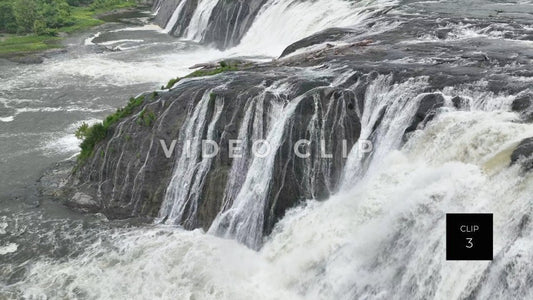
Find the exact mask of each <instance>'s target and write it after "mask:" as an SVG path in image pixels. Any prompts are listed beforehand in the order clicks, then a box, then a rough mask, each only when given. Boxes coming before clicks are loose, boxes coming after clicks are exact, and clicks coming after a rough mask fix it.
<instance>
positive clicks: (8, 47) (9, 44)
mask: <svg viewBox="0 0 533 300" xmlns="http://www.w3.org/2000/svg"><path fill="white" fill-rule="evenodd" d="M60 40H61V38H59V37H52V36H36V35H26V36H16V35H13V36H7V37H6V38H5V39H4V40H3V41H1V42H0V54H13V53H27V52H35V51H42V50H47V49H53V48H61V45H60V43H59V41H60Z"/></svg>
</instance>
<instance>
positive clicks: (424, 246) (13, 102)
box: [0, 0, 533, 299]
mask: <svg viewBox="0 0 533 300" xmlns="http://www.w3.org/2000/svg"><path fill="white" fill-rule="evenodd" d="M184 2H185V0H182V2H180V4H178V7H177V8H176V10H181V9H183V7H184V6H181V5H185V4H184ZM440 2H443V3H444V4H442V5H445V4H446V3H445V2H446V1H440ZM440 2H439V3H440ZM215 4H216V1H210V0H202V1H199V7H200V8H199V9H198V10H197V11H196V14H195V15H193V16H192V19H191V22H190V23H191V25H190V27H189V28H188V30H187V31H186V33H185V35H184V37H182V38H175V37H171V36H169V35H167V33H168V32H170V31H171V30H172V25H167V26H165V28H160V27H156V26H154V25H152V24H147V25H144V26H139V27H132V26H131V25H125V24H116V23H113V24H107V25H104V26H101V27H98V28H96V29H94V30H93V31H91V32H87V33H83V34H80V35H77V36H74V37H71V38H68V39H67V40H66V44H67V46H66V49H67V52H66V53H62V54H59V55H55V56H52V57H50V58H48V59H45V61H44V62H43V63H42V64H39V65H20V64H15V63H12V62H8V61H5V60H1V61H0V69H1V71H2V72H0V139H1V141H2V143H1V144H0V163H1V172H0V204H1V205H2V208H1V209H0V237H1V239H0V275H1V276H0V277H2V278H5V279H1V280H0V298H2V297H4V298H7V299H11V298H13V299H16V298H26V299H40V298H48V299H59V298H64V299H125V298H127V299H154V298H156V299H159V298H160V299H466V298H471V299H488V298H495V299H529V298H531V297H533V290H532V289H531V288H530V287H529V284H528V281H527V280H528V278H530V277H531V276H532V271H531V268H530V267H529V264H530V262H531V260H532V259H533V250H532V246H533V241H532V238H531V237H532V232H531V224H530V222H529V221H528V218H529V217H530V215H531V213H532V206H531V199H530V198H531V195H533V175H531V173H524V172H523V171H522V170H521V169H520V166H519V165H513V166H510V155H511V152H512V149H514V147H516V145H517V144H518V143H519V142H520V141H521V140H523V139H525V138H528V137H531V136H533V125H532V124H531V123H523V122H521V121H520V120H521V119H520V116H519V114H518V113H516V112H511V103H512V101H513V100H514V99H516V97H517V95H516V94H514V93H512V92H503V93H494V92H491V91H488V90H485V89H487V82H484V81H483V80H481V81H480V82H478V83H477V84H465V85H463V86H460V87H445V88H444V89H442V90H437V91H432V92H436V93H441V94H442V95H443V97H444V99H445V105H444V107H442V108H440V109H439V113H438V114H437V115H436V116H435V118H434V119H433V120H432V121H431V122H429V123H428V125H427V127H426V128H424V130H417V131H415V132H414V133H413V134H412V135H411V136H409V139H408V140H407V141H406V142H405V141H404V140H403V134H404V131H405V128H406V127H407V126H408V125H409V123H410V122H411V121H412V119H413V118H414V116H415V114H416V110H417V108H418V104H419V101H420V100H421V99H422V97H423V96H424V95H425V94H426V93H427V88H428V85H429V83H430V81H431V78H428V76H417V77H413V78H410V79H408V80H405V81H403V82H400V83H395V82H394V81H393V75H392V74H391V75H379V76H376V77H375V78H373V79H372V80H371V82H370V84H369V88H368V89H367V91H366V93H365V95H364V96H365V98H366V99H367V101H368V102H367V103H368V104H366V105H367V107H366V109H365V110H364V112H363V114H362V115H361V116H360V117H361V125H362V130H361V137H360V138H361V139H372V140H373V142H374V147H375V151H374V153H373V154H372V155H371V157H370V158H368V157H366V159H363V156H361V155H360V153H357V149H359V148H358V147H354V148H353V149H354V150H353V151H352V152H351V153H350V156H349V159H348V162H347V165H346V167H345V169H344V170H343V171H342V173H343V176H342V178H343V183H342V184H341V187H340V189H339V191H338V192H337V193H335V194H334V195H333V196H331V197H330V198H329V199H327V200H326V201H317V200H312V199H309V200H307V201H304V202H303V203H302V204H301V205H299V206H297V207H295V208H293V209H291V210H289V211H288V212H287V213H286V215H285V217H283V218H282V219H281V220H280V221H279V222H278V223H277V224H276V226H275V228H274V231H273V232H272V234H271V235H269V236H267V237H263V236H262V231H261V229H262V225H263V224H262V223H259V221H260V220H261V213H262V211H263V208H264V207H263V206H262V202H261V201H263V200H264V199H262V198H261V197H262V195H261V194H260V193H259V192H257V191H258V190H259V189H261V188H264V187H265V186H268V184H269V182H270V180H271V176H272V175H271V174H270V173H269V172H271V171H272V168H273V166H272V164H273V161H271V160H269V158H267V159H264V160H261V159H257V160H254V161H252V162H249V165H247V168H248V169H249V170H251V172H250V171H249V172H248V173H247V174H249V175H250V174H251V175H253V176H251V177H249V178H247V179H246V181H245V182H243V183H242V187H241V189H240V190H239V193H237V194H235V195H221V197H233V198H232V199H235V200H234V201H233V202H232V203H231V205H232V207H231V209H229V210H227V211H225V212H224V213H223V214H221V215H219V216H218V217H217V219H216V221H215V222H214V225H213V226H212V227H211V229H210V230H209V233H205V232H203V230H199V229H198V230H194V231H185V230H183V229H181V228H179V227H178V226H173V225H164V224H158V225H155V224H154V225H147V224H145V223H143V222H141V221H139V222H138V221H137V220H130V221H109V220H107V219H106V218H105V217H104V216H103V215H101V214H89V215H81V214H78V213H75V212H72V211H70V210H67V209H66V208H64V207H62V206H61V205H60V204H58V203H55V202H50V201H48V200H46V199H39V197H38V196H37V192H36V190H35V188H34V187H33V185H34V182H35V180H37V179H38V178H39V177H40V174H41V173H42V171H43V170H44V169H46V168H47V167H49V166H50V165H51V164H54V163H55V162H58V161H62V160H65V159H68V158H71V157H72V156H74V155H75V154H76V153H77V152H78V144H79V141H78V140H77V139H76V138H75V137H74V135H73V133H74V131H75V130H76V128H77V127H78V126H80V125H81V124H82V123H83V122H87V123H95V122H97V121H98V120H101V119H103V118H104V117H105V116H106V115H108V114H110V113H112V112H114V111H115V109H116V108H118V107H121V106H123V105H124V104H125V103H126V101H127V98H129V97H134V96H136V95H138V94H139V93H142V92H144V91H150V90H157V89H159V88H160V87H161V85H166V82H167V81H168V80H169V79H171V78H175V77H178V76H184V75H186V74H188V73H190V72H191V70H190V69H189V67H191V66H192V65H194V64H196V63H204V62H212V61H217V60H221V59H225V58H228V57H230V58H240V57H247V58H250V59H252V60H256V61H265V60H270V59H272V58H275V57H277V56H279V55H280V54H281V52H282V51H283V49H284V48H285V47H286V46H288V45H289V44H290V43H292V42H295V41H297V40H299V39H301V38H304V37H306V36H309V35H311V34H313V33H317V32H319V31H321V30H324V29H327V28H330V27H348V26H353V27H354V28H356V27H357V24H360V23H361V22H365V21H367V20H368V19H369V18H371V17H372V16H373V15H374V14H375V13H376V11H378V8H384V7H388V6H391V5H396V4H398V3H397V2H393V1H362V2H361V1H341V0H336V1H322V0H318V1H278V0H272V1H267V3H266V4H265V5H264V6H263V8H261V10H260V12H259V13H258V15H257V17H256V19H255V22H254V23H253V24H252V25H251V27H250V28H249V30H248V31H247V33H246V34H245V35H244V37H243V38H242V40H241V42H240V44H239V45H237V46H236V47H234V48H230V49H226V50H218V49H215V48H213V47H209V46H206V45H205V44H202V43H200V41H201V40H202V37H203V36H204V33H205V32H204V30H205V28H206V27H207V23H208V21H209V16H210V14H209V13H207V12H210V11H212V10H213V8H214V5H215ZM435 5H437V4H435ZM180 6H181V7H180ZM414 7H416V5H415V6H414ZM410 9H412V7H410ZM407 11H409V10H408V9H407ZM202 12H203V13H202ZM146 13H147V14H148V12H146ZM178 17H179V12H176V13H174V14H172V17H171V18H170V21H169V22H176V21H177V18H178ZM391 24H392V25H391ZM395 24H396V23H394V22H391V23H386V24H385V25H386V26H385V25H384V26H382V27H380V26H381V25H383V24H381V25H380V24H378V25H376V29H375V30H376V32H379V31H380V30H383V31H386V30H388V29H389V28H393V27H394V26H395ZM450 26H452V25H450ZM451 32H452V34H450V35H448V39H450V41H452V40H453V41H457V40H462V39H469V38H473V37H472V36H474V38H478V37H479V36H480V35H481V36H482V37H483V38H486V37H489V38H491V37H499V36H497V33H494V31H490V30H488V29H487V30H483V29H479V28H466V29H465V27H464V25H461V24H459V25H457V26H454V27H453V29H452V31H451ZM472 32H475V34H473V33H472ZM436 40H438V38H435V37H432V36H422V37H419V38H418V39H415V40H412V41H408V42H410V43H413V44H414V43H424V42H428V43H430V42H434V41H436ZM515 42H516V41H513V42H512V43H515ZM516 43H518V42H516ZM520 43H525V44H526V46H525V47H529V46H531V41H526V42H522V41H521V42H520ZM119 50H120V51H119ZM412 59H413V60H416V58H412ZM398 63H405V62H404V61H399V62H398ZM335 67H338V69H334V70H333V71H332V70H331V69H326V70H321V69H320V68H318V70H314V69H313V70H308V69H305V68H301V69H302V70H300V71H301V73H298V74H297V75H295V76H308V77H309V78H313V79H314V78H319V77H321V76H324V74H326V73H327V75H328V76H331V77H334V78H335V79H334V80H333V81H332V86H333V85H338V86H340V85H343V84H344V85H347V86H348V87H347V88H346V89H348V90H356V86H354V85H349V84H348V83H347V82H348V79H349V77H350V75H351V74H350V73H349V72H348V73H346V72H342V70H343V66H335ZM339 70H341V71H339ZM302 74H304V75H302ZM332 74H334V75H332ZM526 75H527V74H526ZM520 78H522V79H521V80H523V81H525V82H527V81H528V80H530V77H528V76H524V77H520ZM287 89H290V86H288V85H285V84H284V83H283V82H278V83H276V84H274V85H273V87H272V88H271V90H269V91H268V92H272V90H274V91H275V92H276V93H279V94H282V93H283V92H284V91H285V90H287ZM457 94H460V95H463V96H465V98H466V99H467V100H468V103H469V106H468V109H457V108H455V107H454V106H453V103H452V100H451V99H452V98H453V96H455V95H457ZM204 98H205V99H204V100H205V101H204V102H205V103H204V102H202V103H200V104H199V105H198V107H197V108H196V109H197V110H196V111H192V112H191V118H190V120H189V121H190V123H188V124H189V125H190V127H189V128H186V129H187V130H188V131H187V132H186V133H185V134H188V135H190V136H191V137H194V136H197V135H198V133H197V132H201V131H202V130H204V129H205V128H204V127H194V126H199V125H198V124H200V123H201V124H203V123H206V124H209V122H208V121H209V120H203V119H201V118H202V117H203V116H204V115H205V110H207V103H208V102H207V101H208V100H209V98H210V94H209V93H206V94H205V95H204ZM300 100H301V98H296V99H289V100H288V101H287V103H285V105H280V107H279V109H278V110H275V111H274V112H275V113H276V116H278V115H280V116H283V117H281V118H280V117H278V118H277V119H276V122H275V123H274V125H273V126H272V127H271V128H268V132H267V133H268V139H269V140H271V141H273V142H274V144H275V143H276V142H278V143H279V142H280V139H281V136H280V134H282V130H283V129H284V126H285V123H286V122H287V121H288V120H289V119H290V118H291V116H292V114H293V113H294V108H295V106H296V105H297V104H298V101H300ZM253 101H256V102H254V106H251V107H250V109H249V113H250V115H251V114H252V113H253V112H254V110H255V109H259V107H260V102H259V101H260V99H254V100H253ZM280 103H281V102H280ZM202 105H204V106H202ZM384 107H387V108H388V109H387V110H386V113H384V114H382V113H381V111H382V108H384ZM202 109H203V110H202ZM276 116H273V118H274V117H276ZM199 120H203V121H202V122H200V121H199ZM195 122H196V123H195ZM212 122H214V121H212ZM250 122H251V117H250ZM259 125H261V126H260V127H261V128H262V127H263V126H262V125H263V124H259ZM259 125H258V126H259ZM245 134H246V131H244V130H243V133H242V135H243V137H244V135H245ZM271 158H272V157H271ZM177 164H178V168H176V170H175V176H174V177H173V180H172V182H171V184H170V186H169V190H168V191H167V196H166V198H165V202H164V205H163V208H162V210H161V211H160V217H168V219H167V220H169V221H167V222H166V224H172V222H171V221H172V219H178V218H179V217H180V215H179V213H180V205H184V202H183V201H185V200H183V199H182V198H185V196H183V197H182V195H181V194H180V193H181V192H182V191H183V189H182V187H183V186H184V185H190V184H192V183H194V178H196V177H195V176H198V174H199V173H201V172H202V169H201V168H200V167H201V166H200V167H198V165H194V162H188V161H183V162H182V161H180V160H179V159H178V162H177ZM192 171H194V172H192ZM239 171H242V170H240V169H238V166H237V167H235V171H234V172H239ZM232 174H233V173H232ZM187 176H188V177H187ZM237 180H239V178H238V177H235V178H234V181H237ZM234 184H235V185H237V183H235V182H234ZM188 200H189V199H188ZM195 201H198V199H196V200H195ZM227 205H230V203H228V204H227ZM450 212H473V213H474V212H490V213H494V228H498V229H497V231H495V235H494V257H495V260H494V261H493V262H489V261H479V262H478V261H468V262H464V261H462V262H449V261H446V260H445V224H444V222H445V218H444V217H443V216H444V215H445V214H446V213H450ZM245 217H247V218H246V219H245V220H244V221H243V218H245ZM258 228H259V229H258ZM223 237H224V238H223ZM226 238H227V239H226ZM253 249H255V250H253Z"/></svg>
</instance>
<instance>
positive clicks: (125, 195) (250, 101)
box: [67, 70, 362, 232]
mask: <svg viewBox="0 0 533 300" xmlns="http://www.w3.org/2000/svg"><path fill="white" fill-rule="evenodd" d="M291 75H292V73H290V72H288V73H281V74H272V75H271V76H266V77H265V75H264V74H262V71H260V70H259V72H247V73H241V74H237V73H236V74H232V75H231V76H230V74H228V75H226V74H222V75H221V76H218V77H213V78H211V79H205V80H190V81H187V80H185V81H184V82H181V83H180V84H179V85H177V86H176V87H175V89H174V90H172V91H170V92H168V93H164V94H162V95H161V96H159V97H156V98H154V99H150V100H147V104H146V105H145V106H144V107H143V108H142V109H143V110H144V111H150V112H153V113H154V114H155V115H156V116H157V118H156V121H155V122H153V124H151V125H150V126H146V125H145V124H142V122H139V121H138V120H139V113H137V114H134V115H132V116H131V117H129V118H127V119H124V120H123V121H122V122H120V123H119V124H117V125H116V126H114V127H112V128H111V132H110V133H109V134H108V138H107V139H106V140H105V141H104V142H103V143H101V144H99V145H98V146H97V147H96V149H95V151H94V155H93V157H91V158H90V159H89V161H88V162H87V163H86V164H85V165H83V166H82V167H81V168H80V169H79V170H78V171H77V173H76V174H75V176H74V177H73V178H72V179H71V182H70V184H69V186H70V187H71V194H72V195H70V197H67V198H68V202H69V203H67V204H68V205H69V206H70V207H73V208H76V209H79V210H82V211H101V212H103V213H105V214H106V215H107V216H108V217H111V218H123V217H127V216H150V217H156V216H158V212H159V210H160V207H161V205H162V202H163V200H164V198H165V195H166V192H167V188H168V185H169V182H170V180H171V178H172V176H173V174H174V170H175V168H176V167H177V164H178V163H179V159H178V158H179V157H180V156H181V154H182V153H183V151H184V149H185V146H184V144H183V143H182V142H180V140H179V137H180V134H182V133H183V132H184V131H185V130H186V128H185V127H186V126H187V124H191V118H190V117H191V113H192V111H193V110H194V109H195V108H196V107H197V106H199V105H201V103H203V102H205V101H207V102H208V103H207V108H206V111H205V115H204V116H202V117H203V118H205V120H211V119H212V118H214V117H215V115H217V119H216V122H214V123H211V129H208V127H210V126H208V124H210V123H209V121H201V120H196V121H195V122H205V126H206V127H205V129H202V130H200V135H201V136H198V138H201V139H208V138H210V137H209V136H208V131H211V132H212V134H213V137H214V138H213V139H214V141H215V142H216V143H217V144H218V145H219V146H220V151H219V154H218V155H217V156H216V157H215V158H214V159H212V161H210V162H209V164H208V166H207V168H208V170H207V172H206V173H205V176H200V175H199V174H195V176H197V177H198V178H201V183H199V188H198V189H196V190H192V189H191V190H187V193H188V196H187V197H189V198H191V199H192V198H195V197H196V198H197V199H198V202H197V203H196V204H195V205H187V206H185V207H184V210H185V212H184V217H183V220H178V223H179V224H180V225H183V226H184V227H185V228H187V229H192V228H204V229H205V230H207V229H208V228H209V227H210V225H211V223H212V222H213V220H214V218H215V217H216V216H217V215H218V214H219V213H220V212H221V211H222V210H224V209H227V208H228V207H229V206H230V205H231V204H232V201H233V200H234V197H235V196H236V192H238V189H239V188H240V186H241V185H242V181H243V180H244V178H242V179H241V180H240V181H239V180H237V182H236V183H235V182H233V183H229V182H228V180H229V179H230V178H232V177H235V174H233V175H232V174H231V172H232V169H233V168H234V164H236V163H237V160H236V159H235V158H231V157H230V156H229V153H228V152H229V146H228V145H229V142H230V141H231V140H238V139H239V135H242V133H243V132H244V133H245V135H249V136H252V135H257V136H255V138H257V139H266V138H267V137H268V132H269V128H270V127H272V126H273V123H274V122H276V120H278V119H279V118H282V117H283V116H282V115H279V109H280V107H283V106H285V105H287V104H288V103H289V102H290V101H291V100H293V99H296V98H298V97H303V99H302V100H301V101H300V103H299V104H298V106H297V107H296V109H295V111H294V114H293V116H292V117H291V118H290V119H289V120H288V121H287V124H286V125H285V127H283V128H284V129H283V140H282V144H281V146H280V147H279V149H274V150H275V151H277V152H276V155H275V162H274V166H273V174H274V175H273V177H272V181H271V184H270V185H269V186H268V189H269V190H268V192H267V193H268V196H267V205H266V207H265V223H264V224H265V225H264V231H265V232H270V230H271V229H272V227H273V225H274V224H275V222H276V221H277V220H278V219H279V218H280V217H282V216H283V214H284V213H285V211H286V210H287V209H288V208H290V207H292V206H294V205H295V204H297V203H298V202H299V201H302V200H305V199H310V198H316V199H324V198H326V197H327V196H329V195H330V194H331V193H332V192H334V191H335V189H336V186H337V183H338V182H339V181H340V176H341V171H342V169H343V166H344V164H345V160H346V158H345V157H343V155H342V153H343V151H349V150H350V149H351V147H352V146H353V144H355V142H356V141H357V139H358V137H359V134H360V131H361V125H360V120H359V115H358V111H357V109H356V107H362V105H361V104H358V103H356V102H357V101H356V99H355V94H354V93H353V92H352V91H349V90H344V89H343V88H340V87H339V88H330V87H328V85H329V83H328V80H330V79H322V78H317V79H308V78H292V77H291ZM228 82H229V83H228ZM280 85H284V87H279V86H280ZM270 89H272V92H269V91H268V90H270ZM147 97H150V95H147ZM257 101H263V103H262V105H261V106H259V105H258V106H257V107H255V106H254V107H250V105H256V104H255V103H256V102H257ZM219 106H221V107H222V109H221V110H220V111H218V112H217V107H219ZM248 110H251V111H253V113H254V115H255V119H254V120H253V123H255V124H257V123H261V124H263V125H260V126H262V128H263V129H262V133H261V132H259V133H257V132H252V131H251V130H252V128H251V126H252V125H251V123H245V117H246V114H247V111H248ZM140 111H141V109H140V108H139V112H140ZM248 126H250V128H248ZM254 126H255V128H256V129H257V126H256V125H254ZM256 129H254V130H256ZM248 131H249V132H248ZM259 131H261V130H259ZM302 139H305V140H309V141H311V142H310V144H309V145H308V147H307V148H306V149H302V152H304V153H307V152H308V153H309V156H310V157H309V158H300V157H297V156H296V155H295V151H294V144H295V143H296V142H297V141H298V140H302ZM322 139H323V140H324V150H322V149H321V146H322V145H321V144H320V142H319V141H320V140H322ZM173 140H177V141H178V142H177V144H176V148H175V151H174V153H173V155H172V157H171V158H167V157H166V156H165V153H164V152H165V151H164V147H163V146H162V145H161V141H165V143H166V146H167V147H170V145H171V143H172V141H173ZM343 141H345V142H344V143H346V146H343ZM249 146H250V145H249V144H248V147H249ZM343 147H346V150H344V149H343ZM197 150H198V149H194V151H197ZM198 151H199V150H198ZM321 152H324V153H325V154H327V156H328V157H327V158H323V157H322V153H321ZM329 156H331V158H330V157H329ZM252 159H253V157H250V158H249V159H248V160H247V161H246V162H245V164H247V166H244V167H243V169H242V171H243V172H244V173H243V174H242V175H243V176H245V175H246V170H247V167H249V164H250V163H251V160H252ZM200 160H201V158H200ZM200 162H201V161H198V163H200ZM195 172H198V171H195ZM233 172H234V173H235V172H236V170H233ZM174 175H175V174H174ZM231 175H232V176H231ZM177 176H179V174H177ZM231 184H233V186H231ZM72 187H74V188H72ZM187 188H188V187H186V186H184V187H183V189H187ZM234 189H235V191H234ZM95 205H98V209H95Z"/></svg>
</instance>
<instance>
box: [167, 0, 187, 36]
mask: <svg viewBox="0 0 533 300" xmlns="http://www.w3.org/2000/svg"><path fill="white" fill-rule="evenodd" d="M187 1H188V0H180V3H179V4H178V7H176V9H175V10H174V13H172V16H171V17H170V20H169V21H168V23H167V25H166V26H165V30H164V32H165V33H169V32H171V31H172V30H173V29H174V26H176V22H177V21H178V17H179V16H180V14H181V11H182V10H183V7H184V6H185V3H187Z"/></svg>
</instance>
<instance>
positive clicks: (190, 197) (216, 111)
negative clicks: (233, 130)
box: [159, 91, 224, 226]
mask: <svg viewBox="0 0 533 300" xmlns="http://www.w3.org/2000/svg"><path fill="white" fill-rule="evenodd" d="M213 102H214V103H213ZM211 106H214V108H212V107H211ZM223 106H224V103H223V101H221V100H218V99H216V98H215V99H213V98H212V97H211V91H207V92H206V93H205V94H204V96H203V97H202V100H201V101H200V102H199V103H198V105H197V106H196V107H195V108H194V110H193V111H192V113H191V115H190V116H189V119H188V120H187V121H186V123H185V130H184V131H183V132H182V133H181V134H180V139H179V144H180V145H182V147H183V148H182V152H181V155H180V156H179V158H178V161H177V162H176V167H175V170H174V175H173V176H172V179H171V181H170V183H169V185H168V190H167V193H166V195H165V199H164V201H163V204H162V206H161V210H160V211H159V219H160V220H161V221H163V222H166V223H168V224H178V223H184V224H188V223H189V225H192V226H194V225H195V224H190V223H191V222H193V220H190V219H185V220H184V218H187V217H188V216H191V215H194V214H195V213H196V209H197V207H198V201H199V198H200V196H201V195H202V188H203V184H204V178H205V175H206V173H207V171H208V170H209V167H210V164H211V161H212V159H213V157H206V156H205V155H202V147H203V141H204V140H214V138H213V135H214V126H215V124H216V123H217V121H218V118H219V116H220V112H221V110H222V107H223ZM210 110H212V111H211V112H210ZM210 114H212V116H211V119H210V120H209V119H208V115H210ZM206 129H207V130H206ZM205 130H206V131H205ZM204 132H205V134H206V135H205V136H204Z"/></svg>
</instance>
